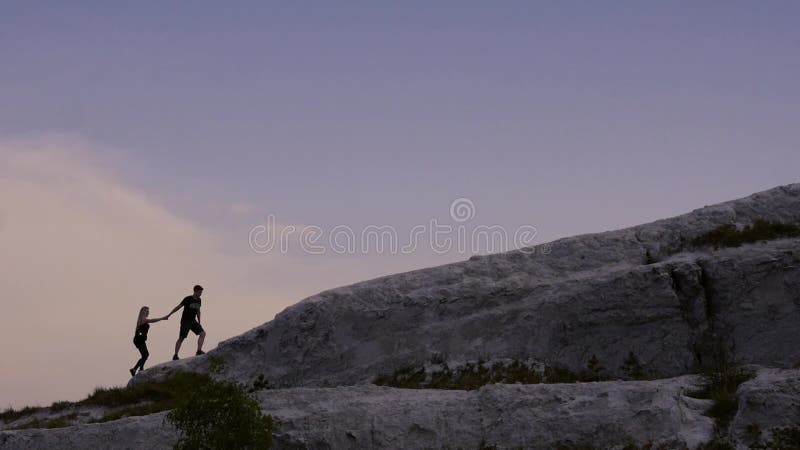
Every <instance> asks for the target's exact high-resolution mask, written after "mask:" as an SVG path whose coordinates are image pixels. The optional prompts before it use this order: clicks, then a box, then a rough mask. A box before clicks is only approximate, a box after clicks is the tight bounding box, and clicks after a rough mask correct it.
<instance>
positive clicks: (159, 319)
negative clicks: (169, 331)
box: [142, 316, 169, 323]
mask: <svg viewBox="0 0 800 450" xmlns="http://www.w3.org/2000/svg"><path fill="white" fill-rule="evenodd" d="M167 319H169V316H164V317H158V318H155V319H145V320H144V321H143V322H142V323H153V322H161V321H162V320H167Z"/></svg>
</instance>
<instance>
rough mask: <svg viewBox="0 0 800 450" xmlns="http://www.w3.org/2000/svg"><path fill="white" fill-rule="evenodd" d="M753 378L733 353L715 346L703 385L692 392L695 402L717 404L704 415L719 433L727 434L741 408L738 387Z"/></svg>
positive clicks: (720, 345) (704, 373)
mask: <svg viewBox="0 0 800 450" xmlns="http://www.w3.org/2000/svg"><path fill="white" fill-rule="evenodd" d="M753 376H754V374H753V373H752V372H750V371H748V370H746V369H744V368H742V367H741V366H739V365H738V364H737V363H736V360H735V356H734V353H733V350H728V349H726V348H725V347H724V345H722V344H721V343H717V344H715V346H714V350H713V352H712V354H711V359H710V363H709V364H708V365H707V366H706V367H705V368H704V372H703V385H702V388H701V389H700V390H698V391H693V392H690V393H689V395H690V396H692V397H695V398H704V399H711V400H713V401H714V403H713V404H712V405H711V407H710V408H709V409H708V410H707V411H706V412H705V414H706V415H707V416H709V417H713V418H714V419H715V424H716V428H717V431H718V432H722V431H724V430H727V428H728V425H729V423H730V421H731V419H732V418H733V416H734V415H735V414H736V410H737V409H738V407H739V399H738V397H737V396H736V391H737V390H738V389H739V385H740V384H742V383H744V382H745V381H747V380H750V379H752V378H753Z"/></svg>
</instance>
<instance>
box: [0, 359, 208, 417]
mask: <svg viewBox="0 0 800 450" xmlns="http://www.w3.org/2000/svg"><path fill="white" fill-rule="evenodd" d="M209 380H210V378H209V377H208V375H205V374H198V373H190V372H178V373H176V374H175V375H173V376H172V377H170V378H168V379H166V380H164V381H158V382H148V383H142V384H138V385H135V386H130V387H114V388H97V389H95V391H94V392H93V393H92V394H91V395H89V396H88V397H86V398H85V399H83V400H81V401H78V402H66V401H60V402H56V403H53V405H52V406H50V410H51V411H54V412H56V411H62V410H64V409H67V408H71V407H80V406H99V407H105V408H108V409H110V410H111V411H110V412H109V413H108V414H106V415H105V416H103V417H101V418H99V419H96V420H93V421H92V422H108V421H111V420H117V419H120V418H123V417H129V416H143V415H147V414H152V413H155V412H160V411H166V410H168V409H172V408H174V407H175V405H176V400H177V399H178V398H180V397H182V396H185V395H186V394H187V393H188V392H191V391H192V390H193V389H195V388H196V386H198V385H200V384H203V383H206V382H208V381H209ZM44 409H45V408H42V407H27V408H23V409H21V410H18V411H17V410H14V409H8V410H6V411H5V412H3V413H0V419H2V420H3V421H4V422H6V423H9V422H13V421H15V420H18V419H20V418H22V417H26V416H29V415H32V414H34V413H37V412H40V411H43V410H44ZM75 417H76V416H75V414H68V415H64V416H61V417H58V418H55V419H51V420H49V421H47V420H45V421H42V420H36V419H34V420H31V421H28V422H25V423H23V424H21V425H19V426H15V427H14V428H58V427H63V426H69V423H68V422H67V421H68V420H71V419H74V418H75Z"/></svg>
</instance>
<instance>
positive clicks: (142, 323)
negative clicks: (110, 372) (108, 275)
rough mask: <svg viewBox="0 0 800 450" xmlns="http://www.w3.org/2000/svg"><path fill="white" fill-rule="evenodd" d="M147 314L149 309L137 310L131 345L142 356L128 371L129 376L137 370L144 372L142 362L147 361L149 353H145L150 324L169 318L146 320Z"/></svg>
mask: <svg viewBox="0 0 800 450" xmlns="http://www.w3.org/2000/svg"><path fill="white" fill-rule="evenodd" d="M149 314H150V308H148V307H147V306H142V309H140V310H139V318H137V319H136V333H135V334H134V336H133V345H135V346H136V348H137V349H139V353H141V354H142V357H141V358H139V361H136V365H135V366H133V369H131V370H130V373H131V376H134V375H136V369H137V368H138V369H139V370H140V371H141V370H144V362H145V361H147V357H148V356H150V352H148V351H147V332H148V331H149V330H150V324H151V323H154V322H158V321H161V320H167V319H168V318H169V316H164V317H159V318H158V319H148V318H147V316H148V315H149Z"/></svg>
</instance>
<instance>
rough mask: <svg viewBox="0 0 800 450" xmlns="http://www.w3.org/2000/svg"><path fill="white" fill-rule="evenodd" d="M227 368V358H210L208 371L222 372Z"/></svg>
mask: <svg viewBox="0 0 800 450" xmlns="http://www.w3.org/2000/svg"><path fill="white" fill-rule="evenodd" d="M223 370H225V360H223V359H222V358H220V357H219V356H210V357H209V358H208V372H209V373H213V374H218V373H222V371H223Z"/></svg>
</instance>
